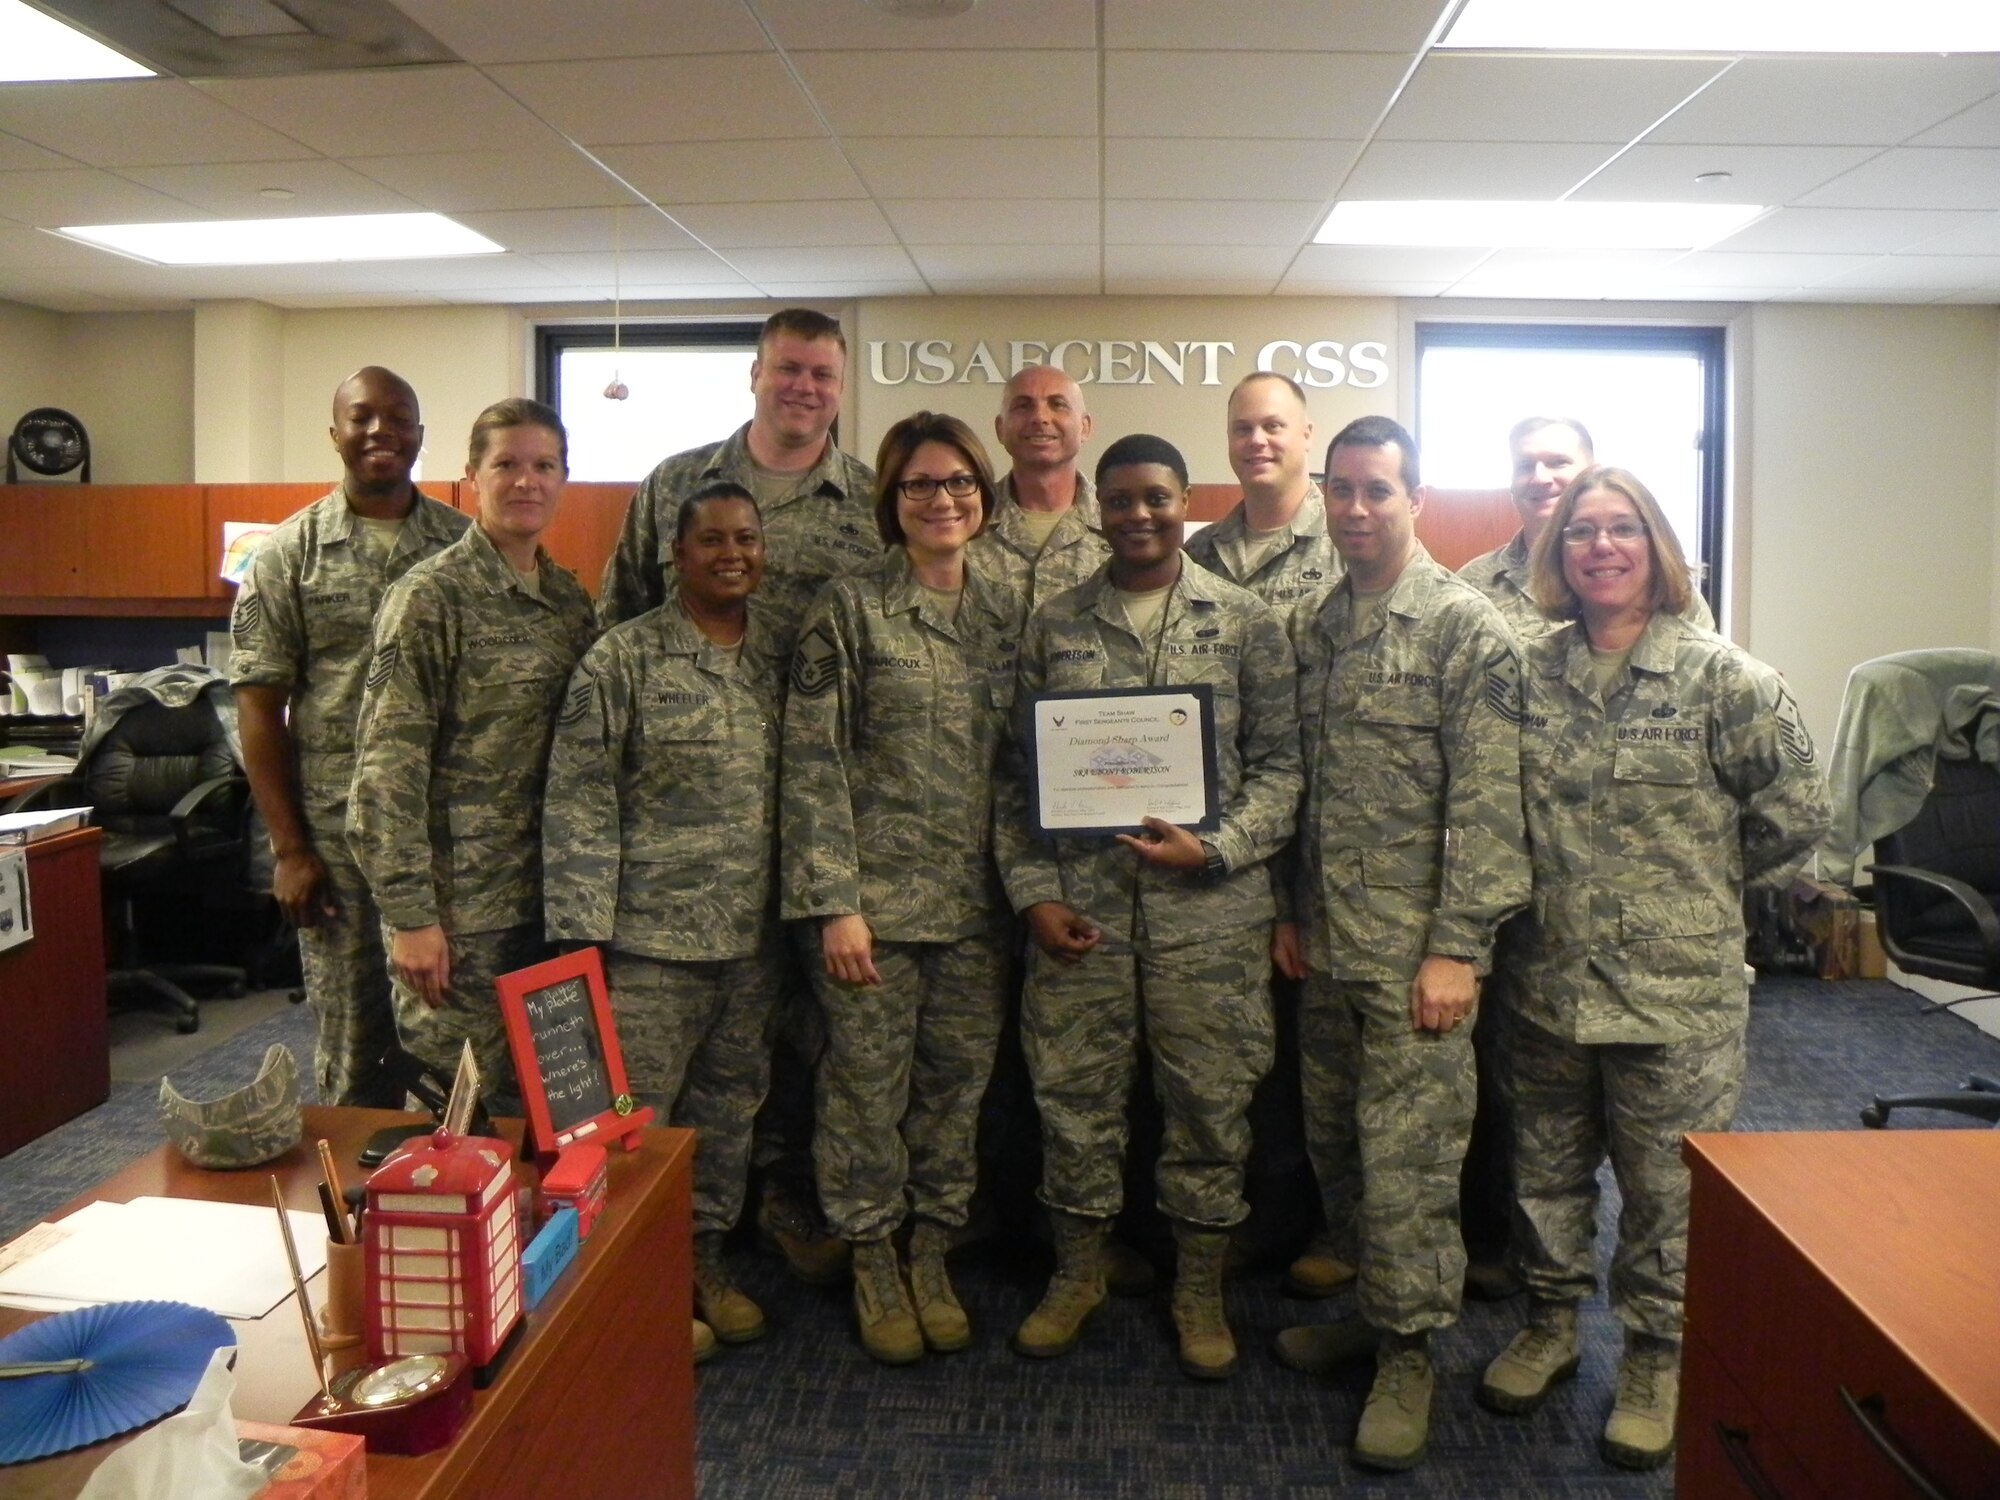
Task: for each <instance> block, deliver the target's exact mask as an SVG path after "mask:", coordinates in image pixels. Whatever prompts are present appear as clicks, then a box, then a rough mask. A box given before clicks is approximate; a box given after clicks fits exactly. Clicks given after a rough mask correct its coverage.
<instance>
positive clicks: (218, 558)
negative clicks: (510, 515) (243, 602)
mask: <svg viewBox="0 0 2000 1500" xmlns="http://www.w3.org/2000/svg"><path fill="white" fill-rule="evenodd" d="M331 488H332V486H331V485H330V484H323V483H312V484H210V485H204V486H203V487H202V538H201V546H202V579H203V592H204V595H205V596H206V597H207V598H209V599H215V600H220V601H222V602H223V603H224V604H225V605H227V604H228V602H229V601H231V600H233V599H235V597H236V585H234V584H232V583H224V582H223V581H222V528H223V525H224V523H225V522H229V521H255V522H260V523H262V524H264V525H267V526H275V525H277V524H278V522H280V521H283V520H285V519H286V518H288V517H290V516H292V515H295V514H296V513H298V512H299V511H302V510H304V509H305V508H306V507H307V506H308V505H311V504H312V503H313V501H315V500H317V499H319V498H320V497H321V496H322V495H324V494H326V492H327V491H328V490H329V489H331ZM417 488H418V489H420V490H422V491H423V492H424V493H425V494H426V495H429V496H430V497H431V498H432V499H433V500H441V501H443V502H444V503H445V504H446V505H450V506H453V507H456V506H457V504H458V485H457V483H456V482H455V481H453V480H449V479H446V480H430V479H426V480H424V481H423V482H422V483H421V484H419V485H418V486H417Z"/></svg>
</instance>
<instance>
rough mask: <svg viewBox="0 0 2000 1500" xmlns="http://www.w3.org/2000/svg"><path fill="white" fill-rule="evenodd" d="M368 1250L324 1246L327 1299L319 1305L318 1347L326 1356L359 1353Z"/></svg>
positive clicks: (336, 1244)
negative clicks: (325, 1352)
mask: <svg viewBox="0 0 2000 1500" xmlns="http://www.w3.org/2000/svg"><path fill="white" fill-rule="evenodd" d="M367 1271H368V1252H367V1247H366V1246H363V1245H359V1244H354V1245H343V1244H341V1243H340V1242H339V1241H337V1240H328V1241H327V1242H326V1299H325V1301H323V1302H322V1303H321V1304H320V1309H319V1326H320V1343H321V1344H322V1345H323V1346H324V1347H325V1349H326V1351H327V1353H329V1354H333V1353H336V1352H337V1351H341V1350H347V1349H358V1348H360V1346H361V1341H362V1338H363V1336H364V1335H365V1334H366V1332H367V1329H366V1327H365V1321H366V1320H365V1317H364V1314H365V1312H366V1309H367V1296H366V1278H367Z"/></svg>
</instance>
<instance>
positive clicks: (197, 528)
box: [0, 484, 202, 614]
mask: <svg viewBox="0 0 2000 1500" xmlns="http://www.w3.org/2000/svg"><path fill="white" fill-rule="evenodd" d="M201 502H202V487H201V486H200V485H193V484H90V485H84V484H32V485H26V484H24V485H5V486H0V536H5V537H6V538H7V539H8V540H7V546H6V549H5V553H4V555H3V556H0V599H4V600H6V601H7V602H8V603H9V604H18V603H19V602H20V601H22V600H29V599H32V600H40V601H44V602H46V603H47V604H48V605H49V606H50V607H49V608H48V609H46V610H44V611H41V612H44V613H50V614H81V613H93V612H95V611H91V610H88V609H86V608H84V607H83V606H84V605H86V604H88V603H90V602H91V601H96V600H116V601H121V602H123V601H133V600H157V599H194V598H199V597H200V596H201V593H202V579H201ZM21 612H23V613H33V612H35V611H32V610H26V611H21ZM107 612H115V611H107Z"/></svg>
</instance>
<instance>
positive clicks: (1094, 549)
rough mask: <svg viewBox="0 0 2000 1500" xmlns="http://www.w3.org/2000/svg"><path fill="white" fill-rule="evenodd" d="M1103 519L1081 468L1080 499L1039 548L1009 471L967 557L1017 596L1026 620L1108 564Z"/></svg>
mask: <svg viewBox="0 0 2000 1500" xmlns="http://www.w3.org/2000/svg"><path fill="white" fill-rule="evenodd" d="M1102 525H1103V521H1102V519H1101V517H1100V516H1099V514H1098V510H1097V491H1096V489H1095V488H1094V487H1093V486H1092V484H1091V482H1090V480H1089V479H1088V478H1086V477H1085V476H1084V475H1083V474H1082V473H1081V472H1079V473H1078V474H1077V476H1076V502H1075V503H1074V504H1073V505H1071V506H1070V508H1069V509H1068V510H1067V511H1065V512H1064V513H1063V516H1062V519H1061V520H1059V521H1057V522H1056V526H1055V530H1053V531H1051V532H1050V533H1049V540H1048V543H1047V545H1045V546H1044V547H1043V548H1042V550H1041V551H1040V552H1037V551H1036V550H1035V543H1034V539H1033V538H1032V537H1030V536H1029V535H1028V526H1027V522H1026V521H1024V520H1023V519H1022V516H1021V507H1020V505H1019V503H1018V502H1017V501H1016V500H1015V499H1014V476H1013V475H1012V474H1009V475H1008V476H1007V477H1006V478H1005V479H1004V480H1002V481H1001V483H1000V498H999V502H998V504H996V505H995V506H994V509H993V514H992V515H991V516H989V517H988V518H987V521H986V529H985V530H984V531H982V532H980V533H979V535H978V536H976V537H974V538H973V539H972V546H971V547H970V548H968V549H967V550H966V554H965V558H966V561H967V562H969V563H970V564H971V565H972V566H973V567H974V568H975V569H977V570H978V572H979V574H980V576H981V577H982V578H984V579H985V580H986V581H987V582H988V583H990V584H992V585H993V587H994V588H995V589H996V590H997V591H998V592H1000V593H1002V594H1004V595H1006V596H1008V597H1009V598H1011V599H1013V601H1014V603H1015V606H1016V607H1017V608H1018V609H1019V610H1020V613H1021V618H1022V619H1024V620H1025V619H1026V618H1027V617H1028V616H1029V615H1031V614H1033V613H1034V612H1035V611H1036V610H1037V609H1039V608H1041V606H1042V605H1043V604H1044V603H1045V602H1047V601H1048V600H1050V599H1053V598H1054V597H1055V596H1056V595H1057V594H1060V593H1061V592H1062V591H1063V590H1064V589H1068V588H1075V587H1076V585H1078V584H1079V583H1082V582H1083V580H1084V579H1086V578H1088V577H1089V576H1090V575H1091V574H1092V573H1094V572H1096V571H1097V570H1098V569H1099V568H1100V567H1102V566H1103V565H1104V561H1105V559H1106V558H1108V557H1110V555H1111V548H1110V547H1109V546H1108V545H1106V543H1105V540H1104V537H1103V536H1102V534H1101V532H1100V528H1101V527H1102Z"/></svg>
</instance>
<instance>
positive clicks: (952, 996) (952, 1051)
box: [803, 923, 1013, 1240]
mask: <svg viewBox="0 0 2000 1500" xmlns="http://www.w3.org/2000/svg"><path fill="white" fill-rule="evenodd" d="M816 925H817V924H807V926H806V927H805V928H804V929H803V930H807V931H811V930H813V928H814V927H815V926H816ZM996 928H997V930H996V931H993V932H990V933H979V934H977V935H975V936H972V937H965V938H959V939H957V940H956V941H953V942H948V943H885V942H882V941H880V940H879V939H878V940H877V941H876V943H875V955H874V956H875V968H876V970H877V971H878V972H879V973H880V974H881V976H882V982H881V983H880V984H871V985H850V984H843V983H841V982H840V981H839V980H837V979H834V978H833V977H832V976H830V975H829V974H827V973H826V971H825V969H824V967H821V968H820V969H819V970H818V971H817V972H816V973H815V975H814V984H815V985H816V986H817V988H818V990H819V997H820V1009H821V1012H822V1013H823V1014H824V1016H825V1020H826V1051H825V1054H824V1055H823V1056H822V1057H821V1058H820V1064H819V1076H818V1078H817V1080H816V1084H817V1092H818V1096H819V1118H818V1122H817V1123H818V1129H817V1131H816V1132H815V1134H814V1136H813V1165H814V1167H815V1169H816V1170H817V1173H818V1178H819V1197H820V1204H821V1206H822V1207H823V1208H824V1209H825V1211H826V1218H827V1223H828V1224H829V1225H831V1226H832V1229H833V1232H834V1233H835V1234H837V1235H839V1236H840V1237H841V1238H842V1239H849V1240H872V1239H880V1238H881V1237H882V1236H883V1235H885V1234H888V1233H889V1232H890V1231H891V1230H893V1229H895V1228H896V1226H897V1225H899V1224H901V1223H902V1222H903V1220H904V1218H905V1217H906V1216H907V1215H908V1214H911V1213H914V1214H916V1215H917V1216H918V1217H920V1218H925V1219H930V1220H932V1221H934V1222H936V1223H939V1224H945V1225H949V1226H952V1227H954V1228H955V1227H957V1226H959V1225H961V1224H963V1223H965V1220H966V1207H967V1205H968V1204H969V1203H970V1202H971V1201H972V1189H973V1184H974V1182H975V1181H976V1179H977V1177H978V1152H977V1136H978V1129H979V1101H980V1099H981V1097H982V1096H983V1095H984V1094H985V1092H986V1083H987V1080H988V1079H989V1078H990V1077H991V1076H992V1074H993V1054H994V1052H995V1050H996V1049H997V1048H998V1047H999V1044H1000V1026H1001V1021H1002V1019H1003V1017H1004V1016H1005V1014H1006V1009H1007V954H1008V949H1009V945H1010V944H1011V942H1012V940H1013V937H1012V926H1011V924H1007V923H998V924H996Z"/></svg>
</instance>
